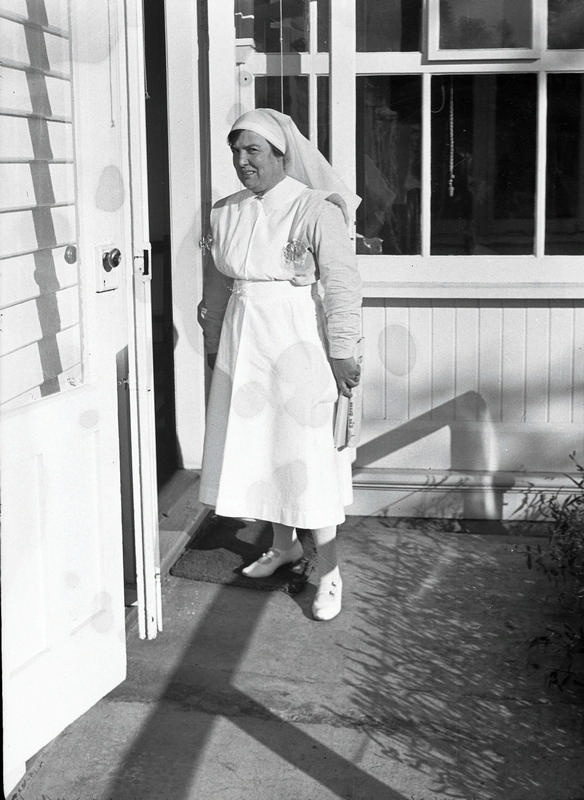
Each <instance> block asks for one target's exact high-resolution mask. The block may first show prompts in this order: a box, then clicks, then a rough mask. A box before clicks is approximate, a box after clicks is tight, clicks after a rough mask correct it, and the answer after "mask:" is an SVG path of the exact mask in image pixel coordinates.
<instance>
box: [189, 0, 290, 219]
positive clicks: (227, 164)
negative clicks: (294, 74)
mask: <svg viewBox="0 0 584 800" xmlns="http://www.w3.org/2000/svg"><path fill="white" fill-rule="evenodd" d="M174 3H175V5H176V6H177V7H178V6H180V11H179V16H180V19H179V20H178V21H177V24H181V23H182V17H183V16H184V5H183V3H182V2H181V0H174ZM208 15H209V106H210V107H209V130H210V131H211V199H212V202H216V201H217V200H220V199H221V198H222V197H225V196H226V195H228V194H231V193H232V192H235V191H237V189H240V188H241V186H240V184H239V182H238V180H237V176H236V174H235V170H234V169H233V166H232V164H231V157H230V154H229V150H228V148H227V134H228V133H229V129H230V128H231V125H232V124H233V123H234V122H235V120H236V119H237V117H238V116H239V115H240V113H243V111H245V109H244V108H242V107H241V106H240V104H239V102H238V97H239V91H238V86H237V70H236V68H235V62H236V59H235V23H234V15H233V3H225V2H220V3H218V2H209V3H208ZM276 57H277V58H278V63H279V58H280V57H279V55H277V56H276ZM253 59H255V56H253V57H252V58H250V61H253ZM245 69H246V70H247V71H249V72H251V73H252V74H254V73H255V70H254V69H253V68H252V67H251V66H250V64H249V62H246V64H245ZM275 74H279V71H278V72H276V73H275ZM180 101H181V102H183V101H184V98H183V97H182V96H181V98H180ZM206 223H207V221H206V220H205V224H206Z"/></svg>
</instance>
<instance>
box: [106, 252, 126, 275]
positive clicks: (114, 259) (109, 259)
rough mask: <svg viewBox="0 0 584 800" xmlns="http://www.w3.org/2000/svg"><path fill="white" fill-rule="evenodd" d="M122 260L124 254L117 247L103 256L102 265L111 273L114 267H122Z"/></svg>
mask: <svg viewBox="0 0 584 800" xmlns="http://www.w3.org/2000/svg"><path fill="white" fill-rule="evenodd" d="M121 260H122V253H121V251H120V250H118V248H117V247H113V248H112V249H111V250H108V251H107V252H105V253H104V254H103V258H102V264H103V268H104V269H105V271H106V272H111V271H112V269H114V267H118V266H119V265H120V261H121Z"/></svg>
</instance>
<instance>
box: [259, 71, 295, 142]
mask: <svg viewBox="0 0 584 800" xmlns="http://www.w3.org/2000/svg"><path fill="white" fill-rule="evenodd" d="M283 89H284V92H283V95H282V84H281V82H280V78H279V76H258V77H256V79H255V104H256V108H275V109H276V110H277V111H283V112H284V114H289V115H290V116H291V117H292V119H293V120H294V122H295V123H296V125H297V126H298V130H299V131H300V133H302V134H303V135H304V136H308V77H307V76H306V75H286V76H285V77H284V82H283ZM282 99H283V100H284V105H283V107H282Z"/></svg>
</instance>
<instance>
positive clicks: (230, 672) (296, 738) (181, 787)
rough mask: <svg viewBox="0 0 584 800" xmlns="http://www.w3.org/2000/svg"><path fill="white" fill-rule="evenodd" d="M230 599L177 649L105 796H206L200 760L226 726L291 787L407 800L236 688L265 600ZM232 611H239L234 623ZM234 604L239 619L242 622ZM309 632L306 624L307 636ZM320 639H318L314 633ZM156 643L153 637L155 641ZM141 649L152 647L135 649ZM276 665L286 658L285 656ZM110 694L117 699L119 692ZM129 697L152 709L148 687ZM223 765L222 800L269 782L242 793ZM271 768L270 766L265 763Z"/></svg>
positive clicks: (246, 594)
mask: <svg viewBox="0 0 584 800" xmlns="http://www.w3.org/2000/svg"><path fill="white" fill-rule="evenodd" d="M188 585H189V586H190V587H193V588H194V586H195V585H196V584H193V583H192V582H189V584H188ZM235 591H237V590H233V589H231V588H230V587H222V588H221V589H219V590H218V593H217V595H216V597H215V599H214V600H213V602H212V603H211V605H210V606H209V608H208V609H207V611H206V613H205V615H204V617H203V619H202V620H201V622H200V624H199V625H198V627H197V629H196V631H195V632H194V634H193V635H192V637H191V639H190V640H189V641H187V642H186V645H185V647H184V651H183V653H182V656H181V658H180V663H178V665H177V666H176V668H175V669H174V670H173V672H172V674H171V675H170V677H169V679H168V681H167V682H166V684H165V686H164V687H163V690H162V691H161V692H159V693H157V694H156V700H155V701H154V704H153V708H152V710H151V712H150V713H149V715H148V718H147V720H146V721H145V723H144V724H143V726H142V729H141V731H140V733H139V734H138V735H137V736H136V738H135V739H134V740H133V741H132V743H131V746H130V747H129V749H128V751H127V753H126V754H125V756H124V758H123V765H122V767H121V768H120V769H119V771H118V773H117V774H116V775H115V777H114V778H113V780H112V781H111V783H110V785H109V786H108V791H107V796H108V797H110V796H111V797H112V798H115V799H116V800H136V798H138V797H139V798H140V800H160V798H167V797H168V798H172V800H191V799H192V798H194V797H206V796H209V795H208V794H207V793H206V792H205V788H204V786H200V782H201V780H202V779H201V778H200V774H201V772H204V770H205V769H209V764H208V763H207V758H206V751H208V749H209V747H210V740H211V736H212V733H213V731H214V729H215V728H216V726H217V725H218V724H221V722H222V721H225V720H228V721H229V723H230V724H232V725H234V726H236V727H237V728H238V729H239V730H240V731H243V732H244V733H245V734H246V735H247V736H248V737H249V740H250V747H251V746H256V745H260V746H261V747H263V748H265V749H266V750H267V751H269V752H270V753H271V754H275V755H276V756H277V757H278V758H279V759H280V760H281V761H282V762H283V763H284V764H285V765H286V766H287V767H292V768H294V769H295V770H298V773H299V776H300V777H298V778H297V779H298V780H300V781H301V782H302V780H305V779H306V778H309V779H311V780H312V781H314V782H315V783H317V784H319V785H320V786H321V787H322V789H325V790H327V791H328V792H331V793H334V796H338V797H350V798H355V799H357V798H358V799H359V800H361V798H367V800H408V799H407V798H406V796H405V795H402V794H401V793H400V792H399V791H395V790H393V789H392V788H391V787H390V786H388V785H387V784H386V783H384V782H383V781H382V780H380V779H379V778H377V777H376V776H375V775H373V774H370V773H368V772H367V771H366V770H364V769H362V768H361V767H359V766H358V765H357V764H354V763H352V762H351V761H350V760H348V759H346V758H344V757H343V756H342V755H340V754H339V753H338V752H336V751H335V749H333V747H332V746H330V747H329V746H327V745H326V744H323V742H322V741H321V740H319V739H317V738H314V737H313V736H311V735H310V734H309V733H307V732H306V731H305V730H302V729H301V728H300V727H299V726H298V725H297V724H295V722H293V721H290V720H288V719H286V716H285V715H282V714H278V713H276V712H275V711H274V710H272V708H270V705H271V704H273V701H274V697H273V693H270V692H268V693H266V697H265V702H263V701H262V700H259V699H257V698H255V697H254V696H252V692H246V691H243V690H242V689H240V688H238V687H237V686H236V685H235V683H236V677H237V676H236V673H237V670H238V668H239V667H240V664H241V661H242V659H243V658H244V657H245V654H246V652H247V650H248V647H249V644H250V642H251V641H252V639H253V637H254V635H255V634H256V627H257V625H258V623H259V621H260V618H261V617H262V615H263V614H264V611H265V606H266V603H267V598H268V594H269V593H267V592H257V591H253V592H252V591H248V590H240V592H241V593H240V594H239V595H236V594H235ZM235 603H238V606H239V607H240V608H239V612H238V613H236V614H234V604H235ZM242 604H243V605H244V606H245V613H241V605H242ZM179 624H181V623H179ZM317 628H318V625H317V623H315V630H316V629H317ZM320 631H321V634H320V635H322V627H321V628H320ZM315 635H319V634H318V633H316V634H315ZM164 636H165V634H164V633H162V634H161V638H164ZM134 646H137V645H134ZM141 646H142V647H145V646H150V647H152V646H155V645H152V644H150V645H145V644H144V643H142V645H141ZM212 654H216V659H215V662H214V663H209V659H211V658H212V657H213V655H212ZM289 656H290V653H289ZM282 657H283V658H285V656H284V654H282ZM291 657H293V655H292V656H291ZM119 691H121V692H122V695H123V696H124V699H126V695H127V692H128V689H127V687H126V688H122V689H121V690H119ZM132 692H133V693H134V694H135V696H134V697H132V698H131V699H132V700H136V701H139V702H141V703H147V702H151V701H152V695H153V690H152V686H151V685H149V681H148V680H145V681H144V684H143V685H141V684H140V681H139V680H138V681H137V680H136V678H134V679H133V681H132ZM115 694H116V693H115V692H114V696H115ZM293 701H294V702H297V705H298V707H299V708H300V707H302V698H300V697H298V698H293ZM162 742H163V743H164V745H163V746H162V745H161V743H162ZM331 744H332V743H331ZM169 755H170V756H171V758H170V760H169ZM226 758H227V756H226ZM230 760H231V762H234V761H235V765H234V768H233V772H234V774H233V775H232V776H231V777H232V782H231V789H230V791H231V793H230V794H229V796H230V797H235V796H236V795H235V794H234V791H237V787H238V786H239V794H237V797H238V800H255V797H256V796H258V792H260V788H259V787H261V786H262V784H264V782H266V781H268V782H269V780H270V776H269V775H268V774H267V773H264V772H263V771H262V766H261V764H258V766H257V778H256V780H255V782H252V783H251V785H250V784H249V783H246V776H245V775H243V774H239V773H238V765H237V750H234V751H233V752H232V753H231V754H230ZM274 761H275V760H274V759H270V763H274ZM260 793H261V792H260ZM287 796H289V797H295V798H296V797H297V796H298V797H301V796H302V795H296V794H294V790H293V789H291V793H290V794H289V795H287ZM326 796H329V794H327V795H326Z"/></svg>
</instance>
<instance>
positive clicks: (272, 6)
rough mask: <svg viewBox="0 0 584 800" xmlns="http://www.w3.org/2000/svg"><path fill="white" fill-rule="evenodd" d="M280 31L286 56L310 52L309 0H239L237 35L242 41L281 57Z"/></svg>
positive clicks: (236, 21)
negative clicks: (278, 54) (244, 40)
mask: <svg viewBox="0 0 584 800" xmlns="http://www.w3.org/2000/svg"><path fill="white" fill-rule="evenodd" d="M280 6H281V7H282V23H281V24H280ZM280 30H281V36H282V49H283V51H284V52H285V53H302V52H306V51H307V50H308V0H281V2H280V0H236V2H235V35H236V37H237V38H238V39H246V40H248V41H249V40H250V39H253V42H254V47H255V49H256V50H257V51H258V52H261V53H279V52H280Z"/></svg>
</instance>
